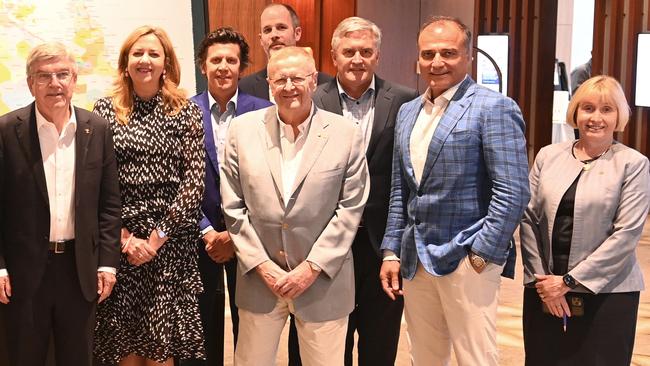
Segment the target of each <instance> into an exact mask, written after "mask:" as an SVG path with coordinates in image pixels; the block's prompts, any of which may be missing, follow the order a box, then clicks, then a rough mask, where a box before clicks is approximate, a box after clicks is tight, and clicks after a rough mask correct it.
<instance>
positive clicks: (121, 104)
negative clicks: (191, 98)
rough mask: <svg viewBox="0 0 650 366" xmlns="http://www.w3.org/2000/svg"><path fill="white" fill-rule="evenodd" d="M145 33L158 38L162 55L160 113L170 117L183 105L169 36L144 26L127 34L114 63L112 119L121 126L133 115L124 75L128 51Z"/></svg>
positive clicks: (130, 90) (128, 83)
mask: <svg viewBox="0 0 650 366" xmlns="http://www.w3.org/2000/svg"><path fill="white" fill-rule="evenodd" d="M148 34H153V35H155V36H156V37H157V38H158V40H159V41H160V44H161V45H162V47H163V51H164V53H165V66H164V71H163V74H162V76H161V77H160V89H161V91H162V100H163V106H164V108H163V110H164V112H165V113H166V114H169V115H174V114H176V113H178V112H179V111H180V110H181V109H182V108H183V107H184V106H185V105H186V104H187V98H186V95H185V91H183V90H182V89H179V87H178V84H179V83H180V80H181V68H180V64H179V63H178V58H176V52H174V47H173V46H172V43H171V41H170V39H169V36H168V35H167V33H166V32H165V31H164V30H163V29H161V28H158V27H153V26H149V25H144V26H142V27H138V28H136V29H135V30H134V31H133V32H132V33H131V34H129V36H128V37H126V40H125V41H124V43H123V44H122V47H121V48H120V58H119V60H118V62H117V78H116V79H115V82H114V83H113V92H112V94H111V97H112V99H113V107H114V108H115V117H116V118H117V121H118V122H119V123H122V124H127V122H128V118H129V116H130V115H131V112H133V94H134V90H133V81H131V79H130V78H129V76H128V73H127V67H128V65H129V52H130V51H131V47H133V45H134V44H135V42H137V41H138V39H140V37H142V36H146V35H148Z"/></svg>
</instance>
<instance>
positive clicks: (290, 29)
mask: <svg viewBox="0 0 650 366" xmlns="http://www.w3.org/2000/svg"><path fill="white" fill-rule="evenodd" d="M301 35H302V28H301V27H300V18H298V14H296V11H295V10H294V9H293V8H292V7H291V6H289V5H287V4H269V5H268V6H266V7H265V8H264V10H263V11H262V15H261V16H260V44H261V45H262V49H263V50H264V53H265V55H266V61H267V62H268V60H269V58H271V55H272V54H273V53H274V52H275V51H277V50H280V49H282V48H284V47H287V46H295V45H296V43H298V41H300V37H301ZM267 77H268V74H267V71H266V65H264V67H263V68H262V69H260V71H258V72H256V73H254V74H251V75H248V76H246V77H244V78H242V79H241V81H240V82H239V88H240V90H241V91H243V92H244V93H246V94H250V95H253V96H256V97H258V98H262V99H266V100H270V101H271V102H273V94H272V93H269V83H268V81H267V80H266V79H267ZM330 80H332V77H331V76H329V75H327V74H324V73H320V72H319V73H318V78H317V83H318V84H319V85H320V84H323V83H325V82H328V81H330Z"/></svg>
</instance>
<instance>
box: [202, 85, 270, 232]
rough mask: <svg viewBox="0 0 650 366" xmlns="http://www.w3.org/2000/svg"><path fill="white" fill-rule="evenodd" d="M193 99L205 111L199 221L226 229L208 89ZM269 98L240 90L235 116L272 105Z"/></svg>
mask: <svg viewBox="0 0 650 366" xmlns="http://www.w3.org/2000/svg"><path fill="white" fill-rule="evenodd" d="M192 101H193V102H194V103H196V104H198V106H199V107H200V108H201V110H202V111H203V131H205V152H206V154H205V191H204V193H203V201H202V202H201V210H202V212H203V218H202V219H201V221H200V222H199V228H200V229H201V230H203V229H205V228H206V227H208V226H210V225H212V227H213V228H214V229H215V230H218V231H223V230H225V229H226V227H225V224H224V222H223V216H222V215H221V196H220V194H219V162H218V160H217V146H216V145H215V142H214V132H213V131H212V115H211V112H210V101H209V98H208V91H207V90H206V91H204V92H202V93H200V94H197V95H195V96H193V97H192ZM271 105H272V104H271V102H269V101H268V100H264V99H260V98H257V97H254V96H252V95H248V94H244V93H242V92H241V90H240V91H239V94H238V95H237V108H236V109H235V116H239V115H242V114H244V113H247V112H250V111H254V110H257V109H262V108H266V107H268V106H271Z"/></svg>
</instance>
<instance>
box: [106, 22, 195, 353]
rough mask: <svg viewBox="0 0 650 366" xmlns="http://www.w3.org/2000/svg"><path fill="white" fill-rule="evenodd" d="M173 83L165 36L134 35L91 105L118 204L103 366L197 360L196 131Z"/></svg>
mask: <svg viewBox="0 0 650 366" xmlns="http://www.w3.org/2000/svg"><path fill="white" fill-rule="evenodd" d="M179 80H180V68H179V63H178V60H177V58H176V55H175V53H174V49H173V48H172V45H171V42H170V40H169V37H168V36H167V34H166V33H165V32H164V31H163V30H162V29H160V28H155V27H150V26H143V27H140V28H138V29H136V30H135V31H134V32H133V33H131V35H129V36H128V38H127V39H126V41H125V42H124V44H123V45H122V48H121V50H120V58H119V61H118V78H117V80H116V81H115V88H114V90H113V92H112V94H111V96H110V97H107V98H103V99H100V100H99V101H97V103H96V104H95V108H94V111H95V113H97V114H99V115H101V116H102V117H104V118H106V119H107V120H108V121H109V122H110V125H111V129H112V131H113V139H114V142H115V151H116V156H117V160H118V170H119V178H120V191H121V195H122V225H123V227H122V238H121V240H122V257H121V262H120V268H119V271H118V273H117V284H116V286H115V289H114V290H113V294H112V295H111V296H110V297H109V298H108V299H107V300H106V301H105V302H104V303H102V304H101V305H100V306H99V308H98V313H97V327H96V329H95V356H96V357H97V359H98V360H100V361H101V362H104V363H111V364H112V363H115V362H119V365H120V366H127V365H138V366H140V365H141V366H144V365H170V366H171V365H173V358H174V357H176V358H205V355H204V349H203V340H202V338H203V334H202V329H201V321H200V320H199V309H198V303H197V300H196V295H197V293H199V292H201V291H202V286H201V280H200V277H199V271H198V267H197V252H196V240H197V239H198V236H199V233H198V224H197V223H198V219H199V205H200V202H201V197H202V194H203V174H204V157H203V128H202V126H201V111H200V109H199V108H198V107H197V106H196V105H195V104H193V103H192V102H190V101H188V100H187V99H186V98H185V95H184V93H183V92H182V91H181V90H179V89H178V83H179Z"/></svg>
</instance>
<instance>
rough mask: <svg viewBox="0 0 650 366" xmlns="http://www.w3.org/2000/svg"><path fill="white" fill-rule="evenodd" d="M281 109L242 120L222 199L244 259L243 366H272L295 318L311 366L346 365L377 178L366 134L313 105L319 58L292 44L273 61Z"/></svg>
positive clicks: (232, 133) (236, 125)
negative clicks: (362, 227) (361, 248)
mask: <svg viewBox="0 0 650 366" xmlns="http://www.w3.org/2000/svg"><path fill="white" fill-rule="evenodd" d="M268 75H269V79H268V81H269V85H271V87H272V93H273V97H274V99H275V101H276V103H277V107H276V106H272V107H269V108H266V109H262V110H258V111H254V112H251V113H248V114H245V115H243V116H241V117H237V118H235V119H234V120H233V121H232V122H231V125H230V128H229V131H228V138H227V143H226V148H225V159H224V160H225V161H224V164H223V165H222V166H221V182H222V183H221V190H222V193H221V196H222V199H223V208H224V213H225V219H226V224H227V227H228V231H229V232H230V235H231V237H232V239H233V241H234V243H235V251H236V254H237V257H238V260H239V266H238V271H237V294H236V302H237V306H238V307H239V316H240V323H239V339H238V343H237V350H236V352H235V363H236V364H237V365H240V366H241V365H274V364H275V359H276V353H277V348H278V342H279V338H280V333H281V332H282V329H283V327H284V325H285V323H286V319H287V316H288V315H289V313H293V314H294V315H295V316H296V326H297V328H298V339H299V343H300V356H301V359H302V361H303V362H304V363H305V364H308V365H342V364H343V354H344V349H345V335H346V331H347V321H348V314H350V312H351V311H352V310H353V307H354V269H353V262H352V251H351V245H352V241H353V239H354V236H355V234H356V230H357V226H358V224H359V221H360V219H361V214H362V212H363V209H364V206H365V203H366V200H367V198H368V192H369V188H370V181H369V176H368V168H367V164H366V159H365V151H364V144H363V137H362V135H361V130H360V129H359V128H358V127H357V126H355V125H354V124H352V123H350V121H348V120H346V119H345V118H343V117H341V116H339V115H336V114H333V113H329V112H326V111H322V110H319V109H317V108H316V107H315V105H314V104H313V103H312V99H311V98H312V94H313V92H314V90H315V88H316V68H315V64H314V59H313V58H312V56H311V55H310V54H309V53H308V52H307V51H305V50H304V49H301V48H298V47H286V48H284V49H282V50H279V51H277V52H276V53H274V55H273V56H272V57H271V60H270V61H269V65H268Z"/></svg>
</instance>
